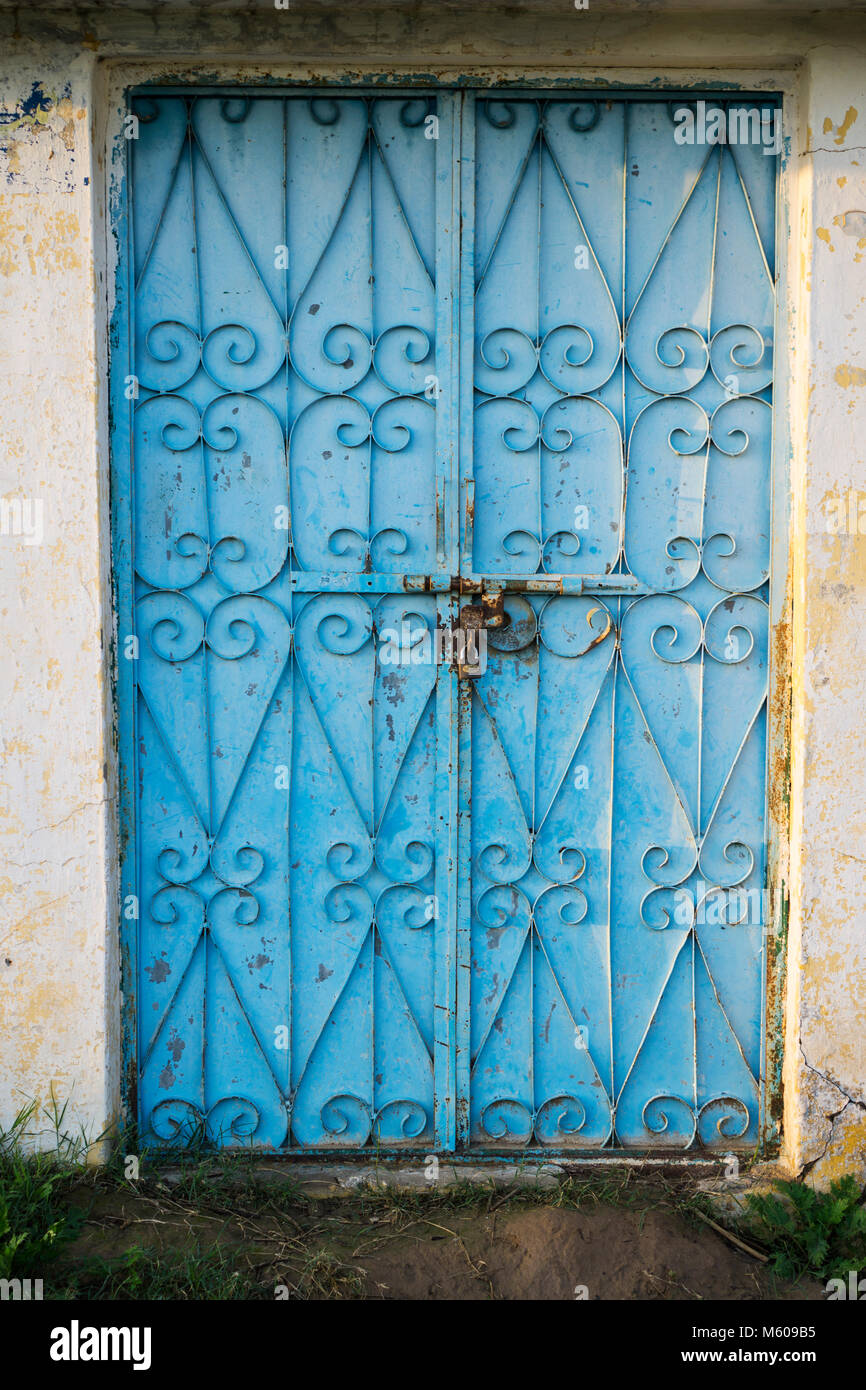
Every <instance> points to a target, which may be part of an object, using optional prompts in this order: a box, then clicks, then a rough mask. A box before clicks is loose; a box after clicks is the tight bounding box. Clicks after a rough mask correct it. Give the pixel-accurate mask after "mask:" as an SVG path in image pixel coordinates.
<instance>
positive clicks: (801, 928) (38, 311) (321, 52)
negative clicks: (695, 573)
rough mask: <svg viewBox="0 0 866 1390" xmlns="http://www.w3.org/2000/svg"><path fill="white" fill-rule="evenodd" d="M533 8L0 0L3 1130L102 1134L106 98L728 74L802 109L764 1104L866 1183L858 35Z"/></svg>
mask: <svg viewBox="0 0 866 1390" xmlns="http://www.w3.org/2000/svg"><path fill="white" fill-rule="evenodd" d="M537 8H538V9H539V10H540V11H544V12H545V13H519V12H514V13H509V14H508V15H506V16H504V17H503V16H501V15H500V16H498V17H496V18H495V20H494V18H493V17H492V16H491V13H490V10H489V8H488V7H481V6H479V7H477V12H476V13H475V14H468V13H464V12H461V11H460V10H459V9H454V8H452V7H448V8H447V9H445V8H442V7H436V6H431V7H425V8H424V9H422V10H416V9H414V8H411V9H410V7H408V6H396V5H392V6H391V7H390V8H389V11H388V13H384V12H378V11H375V10H373V9H370V8H368V7H365V6H363V5H356V6H353V7H338V6H336V5H326V4H318V5H315V6H314V7H313V8H312V9H311V10H310V12H305V11H304V10H303V8H302V7H301V6H300V5H298V6H296V5H295V4H294V0H293V3H292V7H291V9H290V10H289V11H280V12H276V11H274V10H270V9H268V8H267V7H264V6H262V7H259V9H258V10H257V11H256V13H255V14H244V15H236V14H231V13H228V14H226V13H222V12H206V13H203V14H200V15H197V16H196V17H195V19H194V20H192V19H191V18H190V16H189V15H188V14H183V13H174V14H173V13H172V12H171V10H169V9H168V8H167V7H164V6H163V7H160V13H159V16H158V17H157V16H156V14H155V13H153V12H151V11H152V10H153V7H138V8H133V7H128V8H121V9H119V10H118V11H116V12H112V11H108V10H100V11H80V12H78V14H77V15H71V14H64V13H63V12H62V11H60V10H59V9H57V8H56V7H51V6H46V7H44V9H42V7H38V8H36V9H34V8H31V9H29V10H26V11H17V12H14V13H5V12H0V53H2V57H0V109H2V112H3V113H4V115H3V116H2V124H0V277H2V279H0V283H2V293H0V316H2V324H0V372H2V394H0V400H2V408H0V441H2V442H0V497H4V498H7V499H10V498H15V497H18V498H21V499H31V500H32V502H36V503H38V502H41V504H42V524H43V529H44V535H43V538H42V541H41V543H39V544H37V543H30V541H31V539H35V538H31V537H26V536H23V535H17V536H16V535H2V536H0V593H2V606H3V618H4V638H5V642H4V656H5V659H4V660H3V662H2V663H0V711H2V714H0V739H2V745H0V752H2V782H0V837H2V838H0V863H2V868H0V876H2V886H3V891H2V894H0V1124H8V1123H9V1121H10V1119H11V1116H12V1115H13V1114H14V1112H15V1111H16V1110H17V1109H18V1108H19V1107H20V1106H21V1104H23V1103H24V1101H25V1100H26V1099H27V1098H28V1097H33V1098H37V1099H39V1100H40V1101H42V1102H45V1101H47V1100H48V1099H49V1097H50V1095H51V1094H52V1093H53V1094H54V1095H55V1096H56V1097H57V1098H58V1100H59V1101H61V1102H63V1101H65V1100H67V1099H69V1100H70V1111H69V1112H68V1114H67V1119H66V1124H67V1127H68V1126H69V1124H70V1122H71V1123H72V1124H73V1125H80V1126H81V1127H82V1128H83V1129H84V1130H85V1131H86V1133H87V1134H88V1136H89V1137H90V1138H91V1139H93V1138H95V1137H96V1136H97V1135H98V1134H99V1133H100V1132H102V1130H103V1129H105V1127H106V1126H108V1125H109V1124H111V1123H112V1122H113V1121H114V1119H115V1118H116V1116H117V1114H118V1109H119V1075H120V1000H119V983H118V952H117V947H116V935H117V916H118V912H117V888H116V875H115V869H114V865H115V861H116V848H115V793H116V781H117V769H116V765H115V753H114V746H113V719H112V709H111V680H110V676H111V662H112V659H113V646H112V642H113V632H112V618H111V599H110V592H111V591H110V564H109V540H108V536H109V516H108V487H107V478H108V456H107V437H108V432H107V412H108V407H107V393H106V361H107V322H108V313H109V309H110V298H111V269H112V267H111V241H110V237H109V236H107V234H106V226H105V217H106V202H107V194H108V192H109V191H110V187H109V182H110V174H111V169H110V161H109V158H108V151H109V150H110V148H111V144H112V139H113V137H114V136H116V134H117V131H118V129H119V122H120V115H121V107H122V92H123V88H124V85H125V84H128V83H129V82H131V81H141V80H146V79H147V78H148V77H150V76H170V75H172V74H177V75H182V76H184V77H186V78H195V77H196V76H202V77H203V78H204V79H206V80H210V81H213V80H216V79H219V80H231V79H232V78H234V77H238V76H242V77H244V78H247V79H249V78H257V77H259V76H262V75H264V74H271V75H273V76H275V77H280V78H283V79H286V80H293V79H296V80H302V79H303V78H305V77H307V76H310V75H317V76H330V75H332V74H336V73H338V72H339V73H341V74H344V75H353V74H354V75H362V74H368V73H372V72H376V71H380V70H387V69H388V68H391V69H396V70H398V71H400V72H402V73H406V72H410V71H412V70H418V71H422V72H424V73H429V74H435V75H440V76H442V77H443V78H445V79H449V78H453V77H455V76H461V75H467V76H469V75H480V76H482V77H486V76H492V77H494V78H496V77H498V76H505V77H508V76H514V77H519V76H521V75H524V74H526V73H532V75H537V76H542V75H547V74H555V75H557V76H559V77H562V76H563V75H564V74H569V75H571V74H573V75H574V77H575V78H576V79H580V78H583V77H592V78H597V79H601V80H606V81H622V82H628V83H632V84H634V85H638V84H640V83H645V82H657V81H659V80H664V79H670V80H672V81H674V82H676V83H678V84H680V85H684V84H686V83H688V82H692V81H694V82H704V83H713V82H716V83H718V82H729V81H730V82H736V81H741V82H743V81H745V82H748V83H749V85H752V86H758V85H760V86H764V87H768V88H782V89H784V91H785V93H786V103H787V109H788V111H789V112H790V113H793V115H794V124H793V127H792V128H791V129H790V130H789V131H788V134H789V137H790V141H791V145H790V150H789V158H788V163H787V168H788V173H787V175H786V181H785V188H786V198H787V200H788V206H789V215H790V220H791V255H790V257H789V271H788V273H787V274H786V277H785V282H786V283H785V295H786V304H785V313H784V316H783V327H784V330H785V332H784V334H783V336H782V339H781V343H780V360H779V374H780V381H781V388H780V396H781V402H780V408H779V417H780V418H779V429H780V430H781V431H782V434H781V436H780V444H779V449H778V451H777V452H778V454H779V463H780V467H779V470H778V471H779V479H780V486H779V491H778V494H777V505H776V512H777V518H778V520H779V522H780V525H781V530H780V544H779V545H778V546H777V552H776V576H775V589H774V594H775V607H774V615H773V616H774V621H775V623H776V647H775V651H776V658H777V661H776V673H775V680H774V696H773V700H774V708H773V720H772V728H773V734H774V741H775V745H776V747H775V759H774V768H775V771H774V779H775V780H774V793H775V794H774V798H773V810H774V815H775V848H774V858H775V862H776V888H777V892H776V895H775V896H776V907H777V915H778V919H779V921H780V922H781V924H782V926H783V927H785V928H786V930H787V942H788V970H787V974H786V975H785V976H782V974H781V972H777V973H776V975H775V979H774V985H773V1000H774V1001H775V1002H777V1003H778V1007H779V1010H780V1013H781V1014H782V1015H783V1016H784V1026H785V1044H786V1046H785V1057H784V1078H783V1079H784V1090H783V1093H782V1094H781V1095H780V1096H778V1097H777V1106H778V1107H780V1113H781V1117H782V1119H783V1124H782V1130H783V1155H784V1158H785V1160H786V1162H787V1163H788V1164H789V1166H790V1167H791V1168H792V1169H794V1170H797V1171H799V1170H802V1169H804V1168H806V1169H808V1171H809V1172H810V1173H811V1175H812V1177H813V1179H814V1180H816V1181H825V1180H827V1179H828V1178H829V1177H830V1176H832V1175H834V1174H836V1173H838V1172H841V1171H843V1170H846V1169H850V1170H852V1171H858V1172H860V1173H861V1175H862V1176H864V1177H866V908H864V906H863V902H862V895H861V893H860V892H859V887H860V882H861V877H862V865H863V864H864V863H866V814H864V797H863V792H862V787H863V785H864V772H866V745H864V740H863V738H862V736H861V732H860V728H859V712H860V709H861V707H862V685H863V681H862V675H861V671H860V664H861V663H860V654H861V652H863V651H864V645H866V644H864V641H863V635H862V634H863V622H864V619H866V506H864V521H863V534H860V533H859V532H858V531H856V529H855V532H854V533H853V534H850V533H846V532H840V533H831V531H830V530H829V529H828V523H827V504H828V499H832V498H833V497H834V496H837V495H839V494H841V493H845V494H846V496H847V491H848V489H849V488H851V487H853V488H855V489H857V488H858V487H859V488H860V489H861V490H862V494H863V498H864V504H866V476H864V474H866V461H864V450H863V446H862V444H861V442H860V441H861V437H862V434H863V425H864V404H863V402H864V400H866V357H864V351H863V347H864V343H863V337H864V334H866V316H864V312H863V301H864V294H866V291H864V289H863V282H864V266H866V260H864V259H863V258H864V256H866V188H864V181H863V175H864V171H866V24H864V21H863V20H862V19H859V18H857V17H855V16H854V15H853V14H851V13H850V12H849V13H847V14H843V15H839V16H835V15H833V14H820V15H808V16H806V15H802V14H799V15H798V14H793V13H792V12H791V9H790V7H787V6H786V7H785V10H784V12H781V13H779V12H774V14H772V15H761V14H755V13H754V12H753V11H748V12H746V13H742V12H740V11H739V10H738V9H737V7H732V8H731V10H730V11H729V12H728V13H726V14H714V13H706V7H705V6H703V5H702V6H692V7H690V8H691V10H692V11H695V12H686V13H678V14H675V15H672V14H654V13H651V12H648V11H647V9H646V8H645V7H643V6H642V7H641V9H640V11H639V12H634V11H633V9H631V8H629V7H614V9H613V10H610V12H609V7H607V6H603V5H602V4H600V3H596V2H595V0H590V9H589V10H588V11H586V12H578V11H573V10H569V9H568V7H565V10H564V9H563V7H562V6H557V7H555V8H553V7H551V6H547V5H542V6H540V7H537ZM40 9H42V12H40ZM49 11H50V13H49ZM786 340H787V343H788V350H787V352H786V348H785V342H786ZM789 430H790V434H789V433H788V431H789ZM789 438H790V447H789V445H788V439H789ZM788 455H789V456H790V457H788ZM788 469H790V478H791V484H792V489H791V494H790V498H789V495H788V492H787V482H786V474H787V472H788ZM789 501H790V506H789V505H788V504H789ZM30 516H31V520H33V519H37V520H38V512H37V513H31V514H30ZM789 519H790V525H791V536H792V544H791V546H790V548H789V547H788V546H787V544H786V531H785V528H786V527H787V525H788V522H789ZM792 614H793V616H792ZM789 714H790V718H791V723H790V728H789V725H788V719H789ZM789 735H790V737H789ZM789 783H790V797H789V796H788V790H787V789H788V784H789ZM789 816H790V820H789ZM789 829H790V852H789V841H788V831H789ZM782 939H783V938H780V937H777V938H774V943H775V944H778V943H779V942H780V941H781V940H782ZM771 1002H772V1001H771ZM770 1062H771V1068H772V1067H774V1066H775V1058H774V1056H773V1055H771V1058H770Z"/></svg>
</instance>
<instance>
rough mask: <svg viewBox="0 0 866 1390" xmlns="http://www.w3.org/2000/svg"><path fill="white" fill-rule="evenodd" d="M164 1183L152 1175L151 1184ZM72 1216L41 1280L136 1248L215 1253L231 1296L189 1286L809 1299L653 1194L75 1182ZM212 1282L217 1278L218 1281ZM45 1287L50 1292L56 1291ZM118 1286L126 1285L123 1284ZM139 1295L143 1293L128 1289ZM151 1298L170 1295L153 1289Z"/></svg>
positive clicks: (343, 1294) (419, 1296)
mask: <svg viewBox="0 0 866 1390" xmlns="http://www.w3.org/2000/svg"><path fill="white" fill-rule="evenodd" d="M162 1186H164V1185H162V1184H160V1185H159V1187H162ZM74 1200H75V1201H77V1202H78V1204H79V1205H80V1206H81V1207H83V1209H84V1210H85V1211H86V1221H85V1223H84V1225H83V1226H82V1228H81V1230H80V1232H79V1234H78V1236H77V1237H76V1239H75V1241H74V1243H73V1244H72V1245H71V1246H69V1247H68V1248H67V1250H66V1251H65V1252H64V1255H63V1257H62V1260H61V1262H60V1264H59V1266H58V1268H57V1270H56V1273H55V1275H54V1279H55V1282H56V1283H59V1284H62V1283H63V1280H64V1278H70V1279H71V1280H72V1281H73V1282H74V1281H75V1279H76V1271H77V1270H79V1269H81V1268H85V1267H86V1266H87V1265H88V1263H89V1264H92V1263H93V1262H94V1260H96V1261H97V1262H108V1263H109V1264H111V1263H112V1262H117V1261H119V1260H120V1261H122V1260H123V1259H124V1258H128V1257H129V1254H130V1252H134V1251H135V1250H137V1249H143V1250H145V1251H146V1252H148V1256H147V1257H148V1258H152V1257H157V1259H158V1260H159V1261H163V1260H168V1261H169V1262H171V1260H172V1259H176V1258H178V1257H181V1256H184V1255H186V1256H189V1255H190V1254H191V1253H192V1254H194V1253H195V1252H201V1251H204V1252H210V1253H211V1255H212V1254H213V1252H214V1251H215V1250H219V1252H220V1253H221V1258H222V1260H223V1261H224V1266H225V1268H226V1269H228V1270H229V1274H228V1278H229V1280H231V1279H238V1280H240V1281H241V1284H242V1287H243V1290H244V1292H243V1293H233V1294H232V1293H229V1294H226V1293H225V1292H220V1291H219V1289H217V1290H216V1291H214V1292H213V1293H212V1294H208V1293H204V1294H201V1293H199V1294H195V1293H191V1294H190V1295H189V1296H190V1297H202V1296H204V1297H238V1296H241V1297H247V1298H264V1299H271V1298H275V1297H283V1298H285V1297H288V1298H306V1299H309V1298H313V1299H316V1298H366V1299H412V1300H446V1299H447V1300H453V1299H459V1300H475V1299H488V1300H489V1299H504V1300H525V1299H545V1300H547V1299H554V1300H562V1299H565V1300H574V1299H575V1298H588V1299H605V1300H607V1299H632V1300H701V1299H732V1300H759V1299H761V1300H766V1299H810V1300H811V1299H821V1298H822V1296H823V1291H822V1289H821V1288H820V1286H819V1285H817V1284H815V1283H808V1282H801V1283H799V1284H797V1285H789V1284H785V1283H783V1282H781V1281H779V1280H777V1279H775V1278H774V1276H773V1275H772V1274H771V1273H770V1272H769V1271H768V1269H767V1267H766V1265H765V1264H764V1263H762V1262H761V1261H759V1260H758V1259H755V1258H753V1257H752V1256H751V1255H748V1254H745V1253H744V1252H741V1251H740V1250H738V1249H737V1248H735V1247H734V1246H733V1245H732V1244H731V1243H729V1242H728V1240H726V1239H725V1238H723V1237H722V1236H720V1235H717V1234H716V1233H715V1232H714V1231H713V1230H712V1229H711V1228H709V1227H708V1226H706V1225H701V1224H700V1223H699V1222H698V1221H697V1220H695V1219H690V1218H689V1217H688V1215H687V1213H684V1212H683V1210H682V1209H681V1207H680V1206H678V1205H677V1203H676V1202H667V1201H666V1200H665V1199H664V1196H662V1197H660V1198H656V1199H650V1200H649V1201H647V1202H642V1201H640V1200H637V1201H635V1202H634V1203H632V1204H631V1205H622V1204H617V1203H614V1204H607V1203H605V1202H604V1201H601V1202H599V1201H588V1202H586V1203H583V1202H580V1203H579V1204H578V1205H576V1206H573V1205H571V1206H569V1205H561V1206H560V1205H556V1204H555V1199H552V1201H551V1203H550V1204H548V1203H547V1202H546V1201H539V1199H538V1197H536V1198H535V1200H534V1201H525V1200H523V1199H521V1197H520V1195H519V1194H514V1193H513V1192H512V1193H507V1192H506V1193H505V1194H504V1195H503V1194H501V1193H498V1192H495V1191H492V1192H490V1193H489V1195H488V1196H487V1197H486V1198H483V1199H481V1200H477V1199H476V1200H473V1201H471V1202H469V1203H466V1204H464V1205H461V1204H460V1203H459V1201H454V1202H451V1203H449V1200H448V1199H447V1197H446V1198H445V1199H444V1200H442V1199H440V1200H437V1201H436V1202H435V1203H426V1204H425V1203H424V1202H423V1201H420V1200H418V1199H417V1198H415V1199H406V1200H405V1201H404V1200H401V1199H399V1198H398V1199H397V1200H396V1201H395V1200H394V1199H393V1198H384V1199H380V1198H377V1197H373V1198H371V1199H369V1200H367V1199H365V1198H362V1197H355V1196H352V1197H344V1198H338V1199H336V1200H313V1201H310V1200H301V1201H298V1202H297V1204H293V1203H292V1202H291V1201H289V1200H283V1201H281V1202H278V1203H270V1202H267V1201H266V1202H265V1203H264V1204H263V1205H262V1204H259V1205H258V1206H252V1207H251V1206H249V1205H247V1206H245V1207H243V1209H239V1208H238V1204H237V1203H233V1202H232V1199H231V1195H230V1194H229V1193H226V1194H224V1196H222V1197H217V1199H216V1200H215V1199H214V1197H213V1195H212V1194H211V1195H210V1196H209V1197H208V1198H207V1199H206V1200H205V1201H202V1200H201V1199H196V1198H195V1197H194V1196H193V1197H191V1196H190V1195H189V1194H187V1195H184V1194H181V1193H177V1192H172V1191H171V1190H170V1189H169V1188H168V1187H166V1188H165V1190H164V1191H162V1190H153V1189H151V1191H150V1192H149V1193H147V1194H144V1193H138V1192H132V1191H130V1190H128V1189H115V1190H112V1191H99V1190H98V1189H96V1190H91V1191H84V1192H82V1193H80V1194H78V1195H77V1197H76V1198H75V1199H74ZM224 1283H225V1280H223V1285H224ZM59 1296H63V1295H62V1294H61V1295H59ZM121 1296H134V1295H128V1294H127V1295H124V1294H121ZM140 1296H142V1297H147V1296H153V1295H152V1294H150V1295H148V1294H146V1293H144V1292H143V1291H142V1293H141V1295H140ZM157 1296H163V1297H177V1296H180V1297H183V1296H184V1294H183V1293H181V1294H179V1295H178V1294H176V1293H174V1294H173V1293H171V1292H168V1293H163V1294H161V1295H157Z"/></svg>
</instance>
